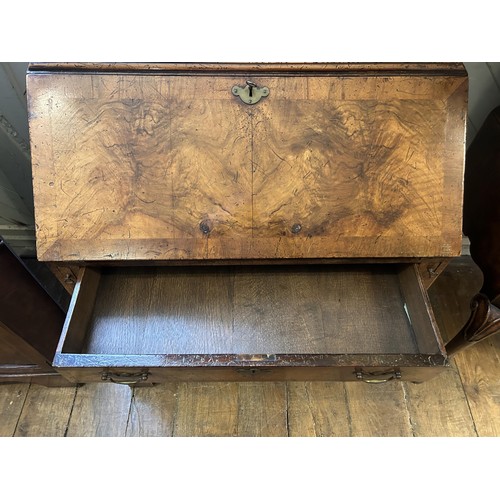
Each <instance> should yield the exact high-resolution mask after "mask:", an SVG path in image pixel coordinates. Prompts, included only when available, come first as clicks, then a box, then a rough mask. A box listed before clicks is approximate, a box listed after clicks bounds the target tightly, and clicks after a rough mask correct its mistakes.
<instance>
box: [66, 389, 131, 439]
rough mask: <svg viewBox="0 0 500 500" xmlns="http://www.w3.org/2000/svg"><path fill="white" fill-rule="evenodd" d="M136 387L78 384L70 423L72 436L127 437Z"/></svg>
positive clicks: (69, 432)
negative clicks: (133, 393)
mask: <svg viewBox="0 0 500 500" xmlns="http://www.w3.org/2000/svg"><path fill="white" fill-rule="evenodd" d="M131 400H132V389H131V388H130V387H128V386H127V385H120V384H98V383H95V384H85V385H83V386H80V387H78V389H77V392H76V397H75V401H74V405H73V411H72V412H71V418H70V421H69V425H68V431H67V436H69V437H94V436H95V437H123V436H125V434H126V430H127V422H128V417H129V412H130V405H131Z"/></svg>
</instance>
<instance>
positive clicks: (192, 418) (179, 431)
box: [174, 382, 238, 437]
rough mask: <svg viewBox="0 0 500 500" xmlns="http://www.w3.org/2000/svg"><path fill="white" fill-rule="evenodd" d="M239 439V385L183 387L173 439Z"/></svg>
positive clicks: (185, 385)
mask: <svg viewBox="0 0 500 500" xmlns="http://www.w3.org/2000/svg"><path fill="white" fill-rule="evenodd" d="M237 435H238V385H237V384H234V383H230V382H229V383H191V384H188V383H181V384H179V389H178V405H177V416H176V420H175V428H174V436H184V437H190V436H207V437H231V436H237Z"/></svg>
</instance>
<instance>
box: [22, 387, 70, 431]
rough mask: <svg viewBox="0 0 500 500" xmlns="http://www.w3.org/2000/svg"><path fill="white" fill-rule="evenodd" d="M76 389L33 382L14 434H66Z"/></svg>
mask: <svg viewBox="0 0 500 500" xmlns="http://www.w3.org/2000/svg"><path fill="white" fill-rule="evenodd" d="M75 391H76V387H44V386H42V385H37V384H31V385H30V387H29V390H28V394H27V395H26V401H25V402H24V405H23V409H22V411H21V414H20V416H19V421H18V423H17V427H16V431H15V434H14V436H24V437H63V436H65V434H66V431H67V428H68V422H69V418H70V415H71V410H72V407H73V401H74V397H75Z"/></svg>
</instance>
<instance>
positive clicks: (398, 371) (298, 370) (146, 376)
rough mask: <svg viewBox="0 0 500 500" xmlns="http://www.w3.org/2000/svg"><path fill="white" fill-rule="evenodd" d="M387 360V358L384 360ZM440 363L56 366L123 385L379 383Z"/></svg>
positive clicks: (75, 378)
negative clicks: (401, 365)
mask: <svg viewBox="0 0 500 500" xmlns="http://www.w3.org/2000/svg"><path fill="white" fill-rule="evenodd" d="M387 361H389V360H387ZM311 362H312V360H311ZM447 369H449V365H444V366H443V365H441V366H423V365H422V366H410V367H403V368H400V367H393V366H384V365H383V364H382V365H377V366H330V367H324V366H307V367H304V366H303V367H288V368H283V367H255V368H250V367H246V366H241V367H198V368H189V367H184V368H158V367H155V368H150V367H125V366H124V367H106V368H83V367H80V368H58V371H59V372H60V373H61V374H62V375H63V376H64V377H65V378H66V379H67V380H69V381H71V382H73V383H94V382H107V383H115V384H123V385H130V386H135V385H149V384H159V383H165V382H252V381H255V382H272V381H339V382H341V381H343V382H366V383H371V384H380V383H385V382H392V381H394V382H397V381H410V382H424V381H426V380H429V379H431V378H433V377H435V376H437V375H439V374H440V373H443V371H445V370H447Z"/></svg>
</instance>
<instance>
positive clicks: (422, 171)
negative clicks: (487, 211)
mask: <svg viewBox="0 0 500 500" xmlns="http://www.w3.org/2000/svg"><path fill="white" fill-rule="evenodd" d="M215 69H216V68H215ZM260 69H262V68H260ZM422 69H423V71H424V72H423V73H422V76H418V75H417V76H409V75H397V74H396V75H395V74H391V73H390V72H387V71H386V72H385V73H384V71H382V72H381V73H380V74H372V75H371V76H366V75H364V76H363V75H359V74H358V75H357V76H354V77H350V76H346V75H343V76H341V75H333V76H332V75H310V74H307V75H306V74H304V75H287V74H284V75H283V76H276V74H271V75H268V74H265V72H264V73H260V74H257V75H256V77H258V80H257V82H256V83H257V84H258V85H261V86H267V87H269V89H270V95H269V96H268V97H267V98H264V99H262V100H261V101H260V102H259V103H258V104H256V105H254V106H248V105H246V104H244V103H242V102H241V101H240V100H239V98H238V97H237V96H234V95H232V93H231V88H232V86H233V85H235V84H244V81H245V78H243V77H242V76H241V75H235V76H232V75H230V74H228V73H227V72H226V73H214V74H209V73H205V74H196V75H191V76H190V75H186V74H182V75H162V74H155V75H152V74H130V73H126V72H124V73H115V74H113V73H98V72H96V73H64V72H63V73H53V74H51V73H50V72H49V73H36V72H33V73H31V74H29V75H28V101H29V114H30V135H31V146H32V147H31V150H32V156H33V173H34V193H35V206H36V218H37V248H38V257H39V258H40V259H42V260H48V261H50V260H52V261H78V260H184V259H189V260H203V259H215V260H218V259H219V260H220V259H222V260H231V259H252V258H256V259H259V258H261V259H263V258H307V257H309V258H333V257H365V258H369V257H396V258H403V257H412V256H427V257H430V256H452V255H457V254H458V253H459V251H460V249H461V221H460V217H459V215H457V214H460V213H461V203H462V191H461V186H462V176H463V155H464V151H463V149H464V148H463V141H464V123H465V108H466V94H467V84H466V78H465V77H464V76H460V75H457V74H455V75H453V74H452V73H450V76H443V75H442V74H441V75H434V76H429V75H426V74H425V67H422ZM282 71H284V70H282ZM250 77H252V74H251V72H250V74H249V75H248V78H250Z"/></svg>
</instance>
